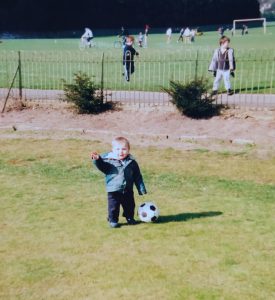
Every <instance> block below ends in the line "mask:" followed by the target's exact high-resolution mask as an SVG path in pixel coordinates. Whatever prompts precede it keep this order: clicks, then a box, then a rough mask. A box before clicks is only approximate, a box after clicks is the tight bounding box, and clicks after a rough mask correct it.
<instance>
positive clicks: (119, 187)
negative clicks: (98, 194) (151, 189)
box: [91, 137, 147, 228]
mask: <svg viewBox="0 0 275 300" xmlns="http://www.w3.org/2000/svg"><path fill="white" fill-rule="evenodd" d="M91 158H92V160H93V163H94V165H95V166H96V167H97V168H98V169H99V170H100V171H101V172H103V173H104V174H105V176H106V189H107V192H108V221H109V225H110V227H111V228H116V227H118V218H119V209H120V205H121V206H122V207H123V210H124V212H123V216H124V217H125V218H126V221H127V223H128V224H129V225H135V224H136V221H135V219H134V212H135V199H134V192H133V186H134V184H135V186H136V188H137V190H138V193H139V195H144V194H146V193H147V192H146V188H145V185H144V182H143V179H142V175H141V172H140V169H139V166H138V163H137V162H136V160H135V159H134V157H133V156H132V155H131V154H130V143H129V141H128V140H127V139H126V138H124V137H117V138H115V139H114V140H113V141H112V152H109V153H105V154H103V155H99V154H98V153H96V152H92V153H91Z"/></svg>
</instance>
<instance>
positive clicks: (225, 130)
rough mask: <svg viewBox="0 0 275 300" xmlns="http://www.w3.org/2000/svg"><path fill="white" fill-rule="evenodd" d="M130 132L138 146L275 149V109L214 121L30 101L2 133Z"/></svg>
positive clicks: (167, 111) (155, 110)
mask: <svg viewBox="0 0 275 300" xmlns="http://www.w3.org/2000/svg"><path fill="white" fill-rule="evenodd" d="M121 135H123V136H126V137H128V138H129V139H130V141H131V143H132V144H133V145H137V146H156V147H173V148H177V149H186V150H188V149H201V150H202V149H208V150H215V151H243V150H244V149H247V148H248V147H249V148H250V149H251V148H252V147H253V148H254V149H255V150H257V151H258V152H259V153H260V152H261V153H263V152H268V153H272V152H273V150H274V149H275V111H273V110H265V111H264V110H261V111H251V110H247V111H246V110H226V111H224V113H223V114H222V115H221V116H218V117H213V118H211V119H209V120H194V119H190V118H187V117H184V116H182V115H180V114H179V113H178V112H177V111H175V110H174V109H173V107H171V106H169V107H167V106H163V107H162V106H156V107H143V108H137V107H135V106H124V107H122V108H121V109H118V110H116V111H113V112H107V113H103V114H100V115H79V114H77V113H76V112H75V111H74V110H73V109H72V108H71V107H69V106H68V105H66V104H63V103H59V104H54V105H53V104H42V105H41V104H39V105H38V104H34V103H32V104H27V106H26V107H25V108H24V109H22V110H21V109H9V110H8V112H5V113H4V114H1V117H0V138H2V139H3V138H24V137H28V138H30V137H33V138H36V139H39V138H52V139H67V138H77V139H88V140H89V139H91V140H100V141H104V142H110V141H111V139H112V138H113V137H114V136H121Z"/></svg>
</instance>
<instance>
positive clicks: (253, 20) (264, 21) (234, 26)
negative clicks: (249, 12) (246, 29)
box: [233, 18, 266, 35]
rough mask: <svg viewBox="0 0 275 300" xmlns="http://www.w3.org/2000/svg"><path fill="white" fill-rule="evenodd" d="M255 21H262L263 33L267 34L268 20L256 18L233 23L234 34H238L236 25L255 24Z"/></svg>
mask: <svg viewBox="0 0 275 300" xmlns="http://www.w3.org/2000/svg"><path fill="white" fill-rule="evenodd" d="M255 21H262V23H263V33H264V34H266V18H256V19H239V20H234V21H233V33H234V35H235V34H236V23H244V24H246V23H247V22H255Z"/></svg>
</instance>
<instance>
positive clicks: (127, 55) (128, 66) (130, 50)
mask: <svg viewBox="0 0 275 300" xmlns="http://www.w3.org/2000/svg"><path fill="white" fill-rule="evenodd" d="M134 41H135V38H134V37H133V36H129V37H127V39H126V44H125V47H124V49H123V67H124V73H123V75H124V76H125V79H126V81H130V75H131V74H133V73H134V72H135V62H134V56H135V55H139V53H138V52H137V51H136V50H135V49H134V47H133V43H134Z"/></svg>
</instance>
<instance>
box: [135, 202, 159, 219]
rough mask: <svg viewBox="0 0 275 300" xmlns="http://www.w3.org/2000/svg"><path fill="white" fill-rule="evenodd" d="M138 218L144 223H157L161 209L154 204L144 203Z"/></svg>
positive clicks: (139, 210)
mask: <svg viewBox="0 0 275 300" xmlns="http://www.w3.org/2000/svg"><path fill="white" fill-rule="evenodd" d="M138 217H139V219H140V220H141V221H142V222H146V223H150V222H156V221H157V219H158V217H159V209H158V208H157V206H156V204H155V203H153V202H144V203H142V204H141V205H140V206H139V208H138Z"/></svg>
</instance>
